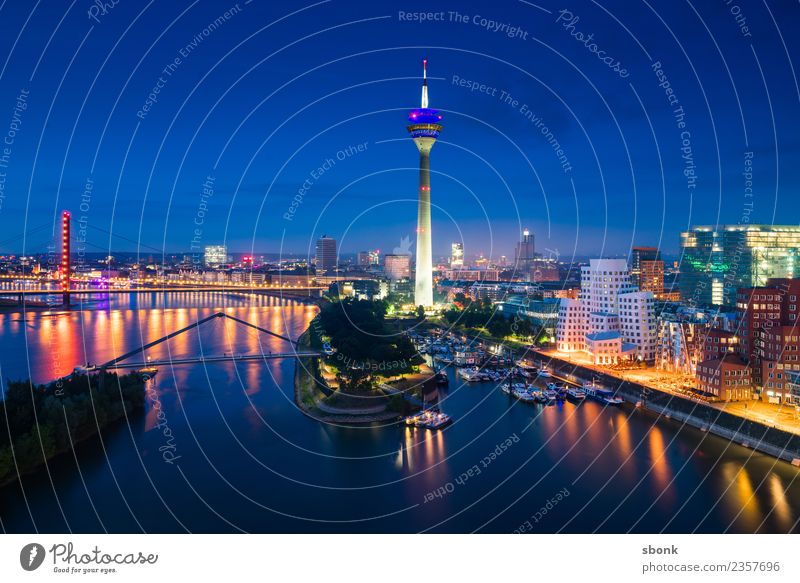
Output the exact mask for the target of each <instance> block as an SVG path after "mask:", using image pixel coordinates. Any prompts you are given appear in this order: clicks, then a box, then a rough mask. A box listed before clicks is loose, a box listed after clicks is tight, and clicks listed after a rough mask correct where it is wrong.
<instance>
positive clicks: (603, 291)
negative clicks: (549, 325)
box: [556, 259, 656, 364]
mask: <svg viewBox="0 0 800 583" xmlns="http://www.w3.org/2000/svg"><path fill="white" fill-rule="evenodd" d="M556 348H557V349H558V350H559V351H561V352H587V353H588V354H589V355H590V357H591V358H592V361H593V362H594V363H595V364H616V363H618V362H619V360H620V359H622V358H636V359H639V360H643V361H647V362H652V361H653V360H654V359H655V356H656V323H655V313H654V308H653V294H652V293H650V292H641V291H638V290H637V289H636V286H634V285H633V284H631V281H630V273H629V271H628V265H627V262H626V261H625V260H624V259H592V260H591V261H590V263H589V265H586V266H584V267H582V268H581V291H580V294H579V295H578V299H577V300H573V299H566V298H565V299H562V300H561V305H560V307H559V318H558V326H557V327H556Z"/></svg>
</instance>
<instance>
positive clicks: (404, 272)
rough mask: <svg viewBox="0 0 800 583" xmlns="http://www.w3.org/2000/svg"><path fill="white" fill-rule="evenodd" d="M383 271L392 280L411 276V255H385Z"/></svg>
mask: <svg viewBox="0 0 800 583" xmlns="http://www.w3.org/2000/svg"><path fill="white" fill-rule="evenodd" d="M383 272H384V274H385V275H386V277H387V278H388V279H390V280H392V281H397V280H398V279H404V278H409V277H411V255H394V254H391V253H389V254H386V255H384V256H383Z"/></svg>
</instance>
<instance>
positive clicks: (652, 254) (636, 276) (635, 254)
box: [630, 247, 664, 291]
mask: <svg viewBox="0 0 800 583" xmlns="http://www.w3.org/2000/svg"><path fill="white" fill-rule="evenodd" d="M643 261H661V252H660V251H659V250H658V247H634V248H633V249H631V261H630V271H631V283H632V284H633V285H635V286H637V287H638V288H639V289H641V290H642V291H655V290H645V289H643V288H642V284H641V275H642V262H643ZM661 265H662V269H661V272H662V274H663V272H664V269H663V265H664V264H663V263H662V264H661ZM663 288H664V286H663V277H662V286H661V289H663ZM659 291H660V290H659Z"/></svg>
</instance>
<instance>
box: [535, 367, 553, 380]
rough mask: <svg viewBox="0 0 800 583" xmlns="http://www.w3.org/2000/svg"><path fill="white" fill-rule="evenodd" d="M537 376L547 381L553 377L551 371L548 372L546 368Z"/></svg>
mask: <svg viewBox="0 0 800 583" xmlns="http://www.w3.org/2000/svg"><path fill="white" fill-rule="evenodd" d="M536 374H537V375H539V376H540V377H543V378H546V379H549V378H550V377H551V376H553V375H552V374H550V371H549V370H547V369H546V368H543V369H541V370H539V372H538V373H536Z"/></svg>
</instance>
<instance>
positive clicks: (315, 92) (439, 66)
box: [0, 0, 800, 257]
mask: <svg viewBox="0 0 800 583" xmlns="http://www.w3.org/2000/svg"><path fill="white" fill-rule="evenodd" d="M45 4H47V7H45ZM57 4H62V5H63V8H60V9H59V8H55V7H54V6H55V5H57ZM535 4H536V5H537V6H538V7H537V6H533V5H531V4H530V3H524V2H518V1H514V0H499V1H497V2H491V3H488V2H480V3H478V2H475V3H465V2H456V1H450V2H430V1H429V2H415V1H409V2H399V3H397V2H380V1H374V2H363V1H359V2H343V1H338V0H333V1H330V2H321V3H319V4H316V5H314V4H313V3H312V2H309V3H300V2H291V3H289V2H267V1H265V0H252V2H250V3H249V4H245V2H244V1H242V2H240V3H239V4H238V7H239V10H238V12H237V13H236V14H233V15H232V16H231V17H230V19H229V20H227V21H226V22H225V23H224V24H222V25H221V26H219V27H218V28H217V29H216V30H215V31H213V32H211V33H210V34H208V35H207V36H203V35H202V31H203V29H204V28H205V27H207V26H208V25H209V24H210V23H211V22H213V21H214V20H215V19H217V18H218V17H219V16H221V15H222V14H223V13H224V12H225V11H226V10H227V9H228V8H230V7H233V6H235V3H233V2H231V3H227V2H223V1H216V2H211V1H207V0H200V1H198V2H194V3H192V2H171V1H170V2H168V1H165V0H160V1H153V2H151V3H149V4H145V3H143V2H128V1H126V0H121V1H120V2H119V4H118V5H117V6H114V7H113V8H111V9H110V10H109V11H107V13H106V14H99V15H97V20H98V21H99V22H96V21H93V20H90V19H89V17H88V14H87V10H89V8H90V6H92V5H93V4H92V3H90V2H88V1H87V0H78V1H76V2H74V3H70V2H64V3H57V2H47V3H41V4H39V3H37V4H36V8H35V9H34V10H33V12H32V13H31V5H32V3H29V2H24V1H21V0H17V1H7V2H3V3H2V8H1V9H0V66H3V65H4V67H3V68H2V69H0V72H2V77H1V78H0V139H4V138H5V137H6V135H7V131H8V129H9V128H11V122H12V118H13V116H14V109H15V104H16V100H17V96H18V95H19V94H20V92H21V91H23V90H25V91H28V92H29V94H28V96H27V109H26V110H25V111H24V112H23V113H22V116H21V120H19V119H17V120H16V125H17V126H18V127H19V132H17V134H16V135H15V136H14V139H13V140H12V141H13V144H12V145H11V152H10V154H8V160H7V168H0V172H4V173H5V174H6V176H5V177H4V178H5V182H4V183H3V187H4V190H3V191H2V194H4V198H3V199H2V208H0V231H2V233H3V236H0V241H2V244H1V245H0V252H11V251H15V252H20V251H23V240H22V238H16V237H15V236H16V235H18V234H20V233H22V232H23V231H24V230H25V229H26V228H27V229H28V230H29V236H28V237H27V238H26V241H25V249H24V250H25V251H27V252H38V251H43V250H44V246H45V244H46V243H47V241H48V240H49V229H44V230H39V231H33V229H34V228H36V227H40V226H42V225H52V222H53V218H54V216H55V215H56V213H58V212H59V211H60V210H61V209H64V208H66V209H70V210H71V211H72V212H73V216H75V217H79V216H81V215H85V217H86V220H87V221H88V224H89V225H90V226H91V227H92V228H90V229H89V231H88V236H89V240H90V242H91V243H92V244H93V245H94V246H93V247H89V248H87V251H98V250H102V247H103V246H105V247H109V246H110V247H111V248H112V249H114V250H135V249H136V248H137V243H136V242H137V241H139V242H140V243H141V246H140V249H141V250H142V251H143V252H145V253H148V254H149V253H152V252H153V249H154V248H155V249H162V248H165V249H166V250H167V251H168V252H175V251H185V250H188V249H189V247H190V243H191V240H192V238H193V236H194V233H193V229H194V228H195V225H194V221H195V217H196V216H197V213H198V207H199V205H200V203H201V196H202V192H203V183H204V181H206V177H207V176H209V175H211V176H213V177H214V181H213V182H214V187H213V188H214V193H213V196H211V197H210V199H209V201H208V206H209V212H208V213H207V214H206V216H205V218H204V223H203V225H202V232H201V233H200V234H199V235H198V240H199V241H201V244H215V243H221V242H223V241H225V242H227V243H228V245H229V247H230V248H231V249H232V250H233V251H248V250H250V249H252V248H254V249H255V250H256V251H262V252H278V251H280V250H283V251H284V252H305V251H306V250H307V249H308V247H309V245H310V244H311V243H312V242H313V240H314V239H316V238H317V237H318V236H320V235H321V234H323V233H325V234H328V235H330V236H333V237H335V238H337V239H339V240H340V241H341V249H342V251H345V252H352V251H357V250H360V249H366V248H368V247H369V248H373V247H379V248H381V249H382V250H383V251H385V252H387V251H390V250H391V249H392V247H394V246H396V245H399V243H400V239H401V238H402V237H405V236H409V237H411V240H412V241H413V238H414V236H413V234H414V227H415V221H416V204H415V202H414V200H415V197H416V185H417V170H416V165H417V163H418V159H417V154H416V151H415V148H414V146H413V144H412V143H411V142H410V140H409V139H408V138H407V135H406V130H405V125H406V118H405V116H406V111H407V110H408V109H409V108H412V107H415V106H417V105H418V102H419V92H420V90H419V86H420V81H419V76H420V74H421V71H420V61H421V59H422V58H423V57H427V58H428V59H429V73H430V75H431V77H433V79H431V81H430V94H431V106H432V107H437V108H440V109H441V110H442V111H443V113H444V116H445V118H444V131H443V133H442V136H441V139H440V142H439V143H438V144H437V145H436V147H435V148H434V150H433V155H432V168H433V171H434V173H435V174H434V176H433V177H432V199H433V202H434V204H435V205H436V209H435V211H434V218H433V220H434V223H433V236H434V253H435V254H440V253H446V252H448V250H449V244H450V242H451V241H454V240H461V239H462V238H463V240H464V242H465V247H466V253H467V255H472V254H475V253H478V252H483V253H486V254H491V255H493V256H498V255H502V254H506V255H511V254H512V249H513V242H514V241H515V240H516V239H517V237H518V234H519V232H520V230H521V228H522V227H524V226H528V227H530V228H531V229H532V230H533V231H534V232H535V234H536V238H537V250H542V251H543V250H544V249H545V248H549V249H554V250H555V249H557V250H558V252H559V253H560V255H561V256H562V257H569V256H570V255H572V254H581V255H586V254H591V255H599V254H619V253H626V252H627V251H628V249H629V248H630V246H631V245H632V244H635V245H661V246H662V248H663V249H664V250H665V251H667V252H670V251H675V250H676V249H677V243H678V233H679V231H680V230H682V229H684V228H686V227H687V225H690V224H714V223H737V222H740V221H741V220H742V217H743V213H746V212H747V211H746V209H747V207H745V206H744V205H745V203H748V202H752V203H753V207H752V213H751V214H750V215H749V219H750V220H751V222H766V223H772V222H777V223H788V224H797V223H798V220H799V218H800V197H798V195H797V192H798V183H799V181H800V158H799V157H798V148H799V147H800V144H799V143H798V127H800V123H798V122H800V115H798V113H799V112H800V93H799V92H798V81H797V78H796V76H795V70H794V69H793V66H794V65H793V61H794V60H796V58H797V56H798V54H800V52H799V51H798V43H800V41H798V39H797V35H796V34H794V32H795V31H794V28H795V25H796V23H797V22H798V21H800V9H799V8H798V5H797V3H794V2H769V3H758V2H746V3H745V2H743V1H740V2H739V4H740V5H741V8H739V7H738V6H737V5H736V3H735V2H734V3H732V4H730V5H726V3H725V2H723V1H719V2H692V3H689V2H683V1H671V0H670V1H661V2H653V1H652V0H651V1H649V2H647V3H646V2H637V1H631V0H628V1H618V2H603V3H602V5H603V7H602V8H601V7H600V6H598V4H596V3H594V2H591V1H583V0H575V1H571V2H569V3H568V4H564V3H563V2H562V3H552V2H548V1H546V0H542V1H541V2H536V3H535ZM768 5H769V9H768V8H767V6H768ZM145 6H146V7H145ZM306 7H307V8H306ZM565 7H566V8H568V9H569V10H570V11H571V12H572V13H573V15H574V16H577V17H579V20H578V21H577V22H575V23H574V28H571V29H567V28H565V27H564V24H565V23H564V22H563V20H562V22H556V20H557V18H558V17H559V11H560V10H562V9H564V8H565ZM304 8H306V9H304ZM732 9H733V11H736V10H741V15H742V16H744V17H745V18H746V24H747V27H748V31H749V34H750V36H746V34H745V32H747V31H743V30H742V29H741V28H740V27H739V25H738V24H737V22H736V19H735V17H734V14H732ZM456 10H457V11H458V12H459V13H461V14H463V15H466V16H467V20H468V21H467V22H466V23H459V22H454V21H451V19H450V15H449V14H448V11H456ZM400 11H403V12H407V13H410V12H415V11H444V13H445V15H444V20H443V21H434V22H426V23H417V22H402V21H400V20H399V12H400ZM770 11H771V12H770ZM292 13H294V14H292ZM476 15H480V16H482V17H484V18H486V19H490V20H494V21H497V22H499V23H507V24H508V25H509V26H517V27H520V28H521V30H522V31H523V32H524V33H525V34H524V35H522V34H520V35H518V36H525V37H526V38H519V37H518V38H509V37H508V36H507V35H505V34H504V33H503V32H493V31H491V30H487V29H486V28H484V27H482V26H481V25H480V21H478V23H476V22H475V20H474V18H475V17H476ZM571 32H574V33H577V32H580V33H582V34H584V35H588V34H590V33H594V42H595V43H596V45H597V46H596V49H597V50H602V51H605V54H606V55H608V56H611V57H613V58H614V60H615V61H616V60H618V61H620V63H621V65H622V66H624V68H625V69H626V70H627V71H628V72H629V74H628V76H627V78H622V77H621V76H620V75H619V74H617V73H616V72H614V71H613V70H612V69H611V68H610V67H608V66H606V65H605V64H603V63H602V62H601V61H600V60H599V59H598V57H597V55H595V54H593V53H592V52H591V51H590V50H589V49H588V48H587V47H586V46H585V44H582V43H581V42H579V41H578V40H576V38H574V36H572V35H571V34H570V33H571ZM196 35H200V36H201V37H202V38H201V41H200V42H199V43H197V44H196V46H195V47H194V48H192V49H190V52H189V54H188V56H185V57H181V62H180V64H179V65H178V66H177V67H176V68H175V70H174V71H173V72H172V74H171V75H169V76H165V75H164V73H163V72H162V71H163V70H164V68H165V67H167V66H168V65H169V64H170V63H172V62H173V60H174V59H175V57H180V56H181V55H180V52H179V51H180V50H181V49H182V48H184V47H187V46H188V45H190V43H192V39H193V38H194V37H195V36H196ZM656 61H660V62H661V64H662V66H663V71H664V73H666V75H667V78H668V80H669V82H670V84H671V86H672V87H673V89H674V91H675V95H676V97H677V98H678V100H679V103H680V105H682V106H683V108H684V111H685V114H686V117H685V122H686V127H685V128H684V130H685V131H688V132H689V133H690V136H689V141H690V144H691V150H692V155H693V163H694V166H695V172H696V175H697V182H696V188H695V189H694V190H693V191H691V190H690V189H689V188H688V185H687V178H686V177H685V175H684V172H683V171H684V168H685V166H686V161H685V160H683V159H682V152H681V145H682V143H681V131H683V130H681V129H679V128H678V127H677V125H676V119H675V118H674V117H673V114H672V111H671V108H670V107H669V105H668V103H667V97H666V95H665V92H664V89H663V88H661V87H659V86H658V84H659V78H658V77H657V76H656V74H655V73H654V72H653V70H652V68H651V66H652V63H653V62H656ZM160 75H161V76H163V77H164V78H165V79H166V82H165V83H163V87H162V88H161V90H160V93H159V94H158V101H157V103H155V104H154V105H153V106H152V108H151V109H150V111H149V113H148V114H147V115H146V116H144V119H140V118H139V117H137V111H139V110H140V109H141V108H142V106H143V105H144V103H145V101H146V99H147V96H148V94H149V93H150V92H151V90H152V88H153V87H154V86H155V85H156V84H157V82H158V79H159V76H160ZM454 75H457V76H458V77H460V78H466V79H470V80H474V81H477V82H479V83H484V84H486V85H488V86H490V87H496V88H497V91H496V94H495V95H494V96H492V95H487V94H485V93H480V92H474V93H471V92H470V91H469V90H468V89H467V88H464V87H459V86H457V85H454V84H453V76H454ZM501 91H506V92H507V93H510V94H511V95H512V96H513V98H514V99H516V100H517V101H518V103H517V104H516V105H512V104H508V103H504V102H503V101H502V100H501V99H500V92H501ZM523 104H525V105H527V107H528V109H530V110H531V111H532V112H533V114H534V115H536V116H537V117H538V118H541V119H542V121H543V123H544V124H546V125H547V127H549V129H550V130H551V131H552V133H553V137H554V139H556V140H558V142H559V143H560V144H561V146H562V147H563V150H564V153H565V155H566V156H567V158H568V161H569V165H570V166H571V170H570V171H568V172H565V171H564V170H563V169H562V165H561V163H560V162H559V160H558V158H557V156H556V155H555V153H554V151H553V148H552V147H551V145H550V144H549V143H548V142H547V140H546V139H545V137H544V136H543V135H542V133H541V132H540V131H539V129H537V127H536V126H535V125H534V124H533V123H532V122H531V121H529V120H528V119H526V118H525V117H524V115H523V113H522V112H521V111H520V110H521V108H522V105H523ZM364 143H366V148H365V151H363V152H361V153H358V154H356V155H354V156H351V157H347V158H346V159H344V160H337V161H336V163H335V164H334V165H333V166H332V167H331V168H329V169H327V170H326V171H325V172H324V173H323V174H322V175H321V176H320V177H319V178H317V179H314V178H310V173H311V172H312V171H314V170H315V169H316V168H317V167H319V166H320V165H321V164H322V163H323V162H324V161H325V160H326V159H328V158H333V159H335V158H336V154H337V152H339V151H341V150H344V149H346V148H347V147H348V146H351V145H357V144H364ZM748 151H751V152H753V193H754V194H753V197H752V198H747V197H746V196H745V179H744V177H743V176H742V172H743V171H744V169H745V152H748ZM1 153H2V152H1V151H0V154H1ZM308 178H310V181H311V186H310V188H308V189H307V192H306V193H305V195H304V196H303V200H302V204H300V205H299V206H298V207H297V209H296V213H295V214H294V216H293V219H292V220H291V221H287V220H285V219H284V218H283V215H284V213H286V212H287V209H288V208H289V206H290V204H291V201H292V198H293V197H294V196H295V195H296V194H297V191H298V189H299V188H301V186H302V184H303V182H304V181H305V180H306V179H308ZM2 179H3V178H2V177H0V180H2ZM88 179H91V180H92V181H93V194H92V197H91V201H90V202H89V204H88V206H84V211H81V210H80V204H81V195H82V193H83V191H84V188H85V185H86V183H87V180H88ZM96 228H99V229H105V230H107V231H108V230H110V231H113V232H114V233H115V236H114V237H113V238H112V239H111V242H110V243H109V239H108V235H104V234H103V232H102V231H99V230H97V229H96ZM116 234H119V235H120V236H121V237H117V236H116Z"/></svg>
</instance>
